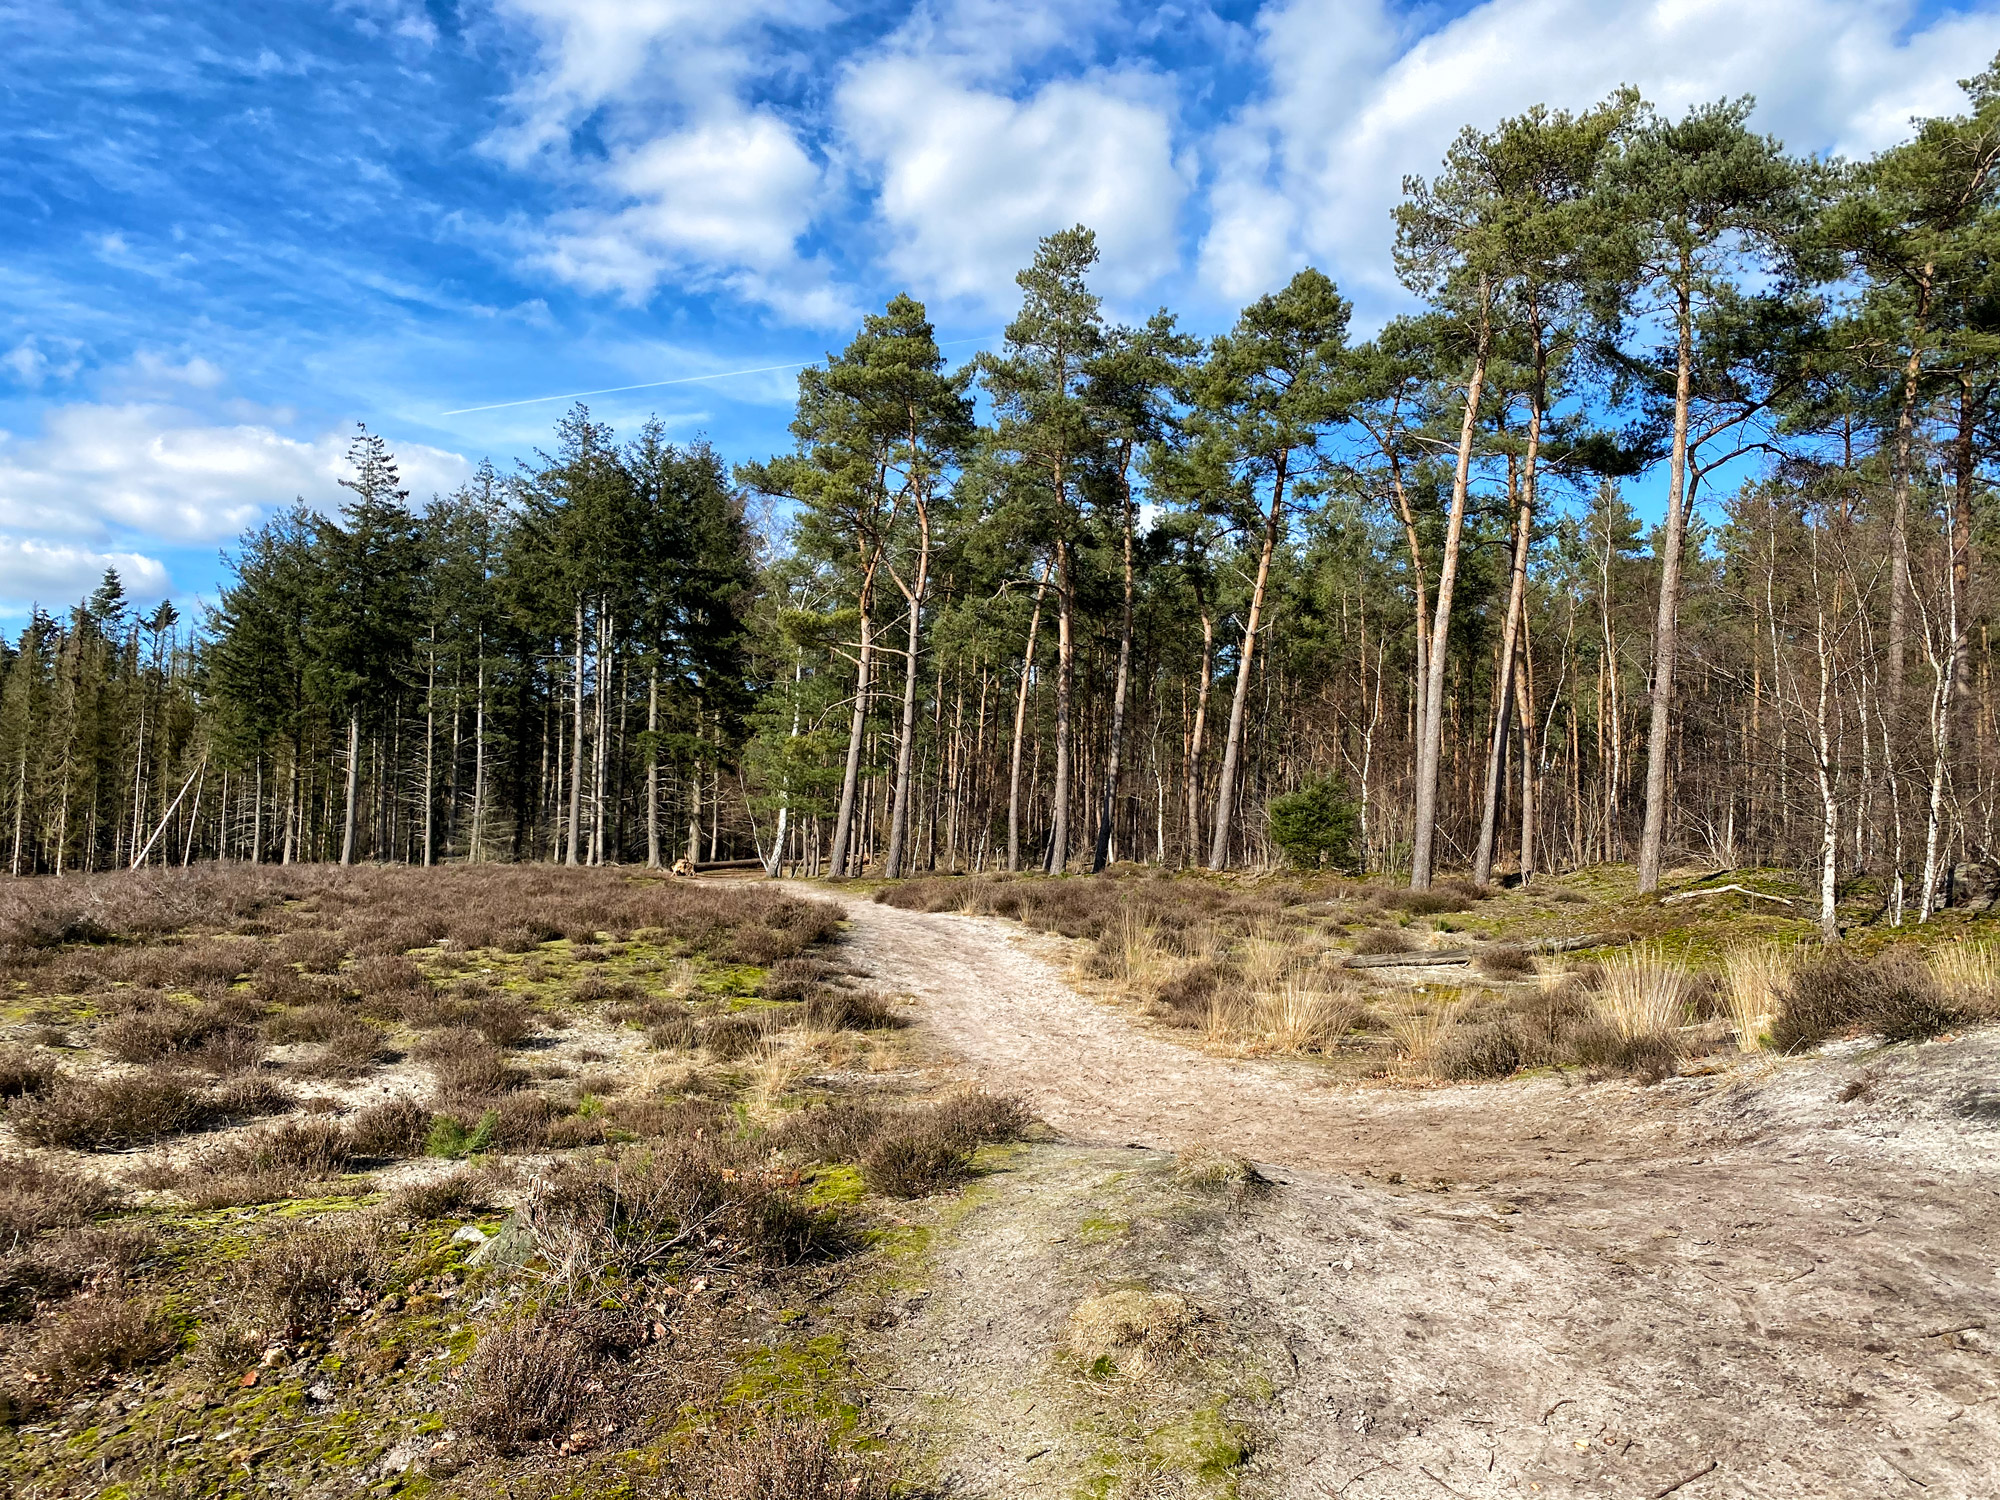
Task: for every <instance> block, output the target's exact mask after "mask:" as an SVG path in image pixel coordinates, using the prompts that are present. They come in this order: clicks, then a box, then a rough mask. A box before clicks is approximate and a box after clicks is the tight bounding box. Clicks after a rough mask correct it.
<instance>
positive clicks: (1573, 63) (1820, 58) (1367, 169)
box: [1201, 0, 2000, 313]
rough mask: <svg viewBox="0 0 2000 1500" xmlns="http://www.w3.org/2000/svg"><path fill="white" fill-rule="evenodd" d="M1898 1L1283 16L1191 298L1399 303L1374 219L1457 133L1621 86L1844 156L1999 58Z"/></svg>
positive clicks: (1307, 4) (1221, 156)
mask: <svg viewBox="0 0 2000 1500" xmlns="http://www.w3.org/2000/svg"><path fill="white" fill-rule="evenodd" d="M1914 21H1915V7H1914V5H1913V4H1912V3H1910V0H1760V3H1758V4H1756V5H1743V4H1740V3H1738V0H1637V3H1629V0H1628V3H1623V4H1607V3H1604V0H1487V3H1486V4H1483V5H1479V6H1477V7H1476V8H1474V9H1472V10H1470V11H1468V12H1466V13H1465V14H1463V15H1461V16H1458V17H1457V18H1455V19H1454V20H1452V21H1450V22H1449V23H1448V24H1446V25H1444V26H1442V27H1440V28H1438V29H1437V30H1435V31H1432V32H1430V33H1428V34H1426V35H1422V36H1418V37H1412V36H1410V35H1407V34H1405V32H1404V31H1403V29H1402V27H1403V22H1402V21H1400V20H1399V19H1398V17H1397V15H1396V13H1394V12H1393V11H1391V10H1390V9H1388V8H1387V7H1386V6H1385V5H1383V4H1382V3H1381V0H1288V3H1286V0H1281V3H1278V4H1275V5H1273V6H1271V7H1270V8H1269V9H1267V10H1266V11H1264V12H1263V13H1262V14H1261V15H1260V16H1259V18H1258V22H1257V25H1258V27H1259V30H1260V32H1261V34H1262V48H1261V50H1262V53H1263V56H1264V59H1265V64H1266V67H1267V69H1268V72H1269V77H1270V86H1269V89H1268V91H1267V93H1266V94H1265V95H1264V96H1263V97H1262V98H1260V99H1258V100H1256V101H1255V102H1254V103H1252V104H1251V105H1250V106H1248V107H1247V108H1246V109H1244V110H1243V111H1242V112H1241V113H1240V114H1239V115H1238V117H1237V118H1236V119H1235V120H1234V121H1232V122H1231V124H1230V125H1229V126H1228V127H1227V128H1226V129H1225V130H1224V131H1222V132H1221V133H1220V134H1219V136H1218V139H1217V142H1216V149H1215V161H1216V171H1215V176H1214V182H1213V186H1212V188H1211V190H1210V193H1209V204H1208V207H1209V213H1210V225H1209V228H1208V231H1207V234H1206V236H1205V238H1204V241H1203V244H1202V258H1201V270H1202V275H1203V279H1204V281H1205V282H1206V283H1207V284H1208V285H1210V286H1212V287H1214V288H1215V289H1216V290H1217V291H1219V292H1221V293H1223V294H1225V295H1227V296H1230V297H1232V298H1234V299H1238V300H1241V299H1243V298H1246V297H1248V296H1251V295H1254V294H1256V293H1258V292H1261V291H1265V290H1268V289H1269V288H1270V287H1272V286H1274V285H1276V284H1278V283H1280V282H1281V281H1282V280H1283V279H1284V277H1285V276H1286V275H1288V274H1289V272H1290V271H1291V270H1293V269H1295V268H1296V267H1297V266H1298V265H1300V264H1302V263H1304V262H1305V261H1307V260H1309V259H1311V260H1317V261H1318V262H1320V263H1321V264H1322V265H1323V266H1324V267H1325V268H1326V269H1327V270H1329V271H1331V272H1333V273H1334V274H1336V275H1337V276H1338V277H1339V278H1340V279H1341V281H1342V283H1343V285H1344V287H1345V288H1346V289H1347V290H1349V291H1350V292H1359V293H1361V294H1362V296H1363V297H1364V299H1365V300H1366V301H1367V302H1370V303H1372V304H1373V310H1374V311H1375V312H1377V313H1380V312H1382V311H1386V310H1387V308H1388V307H1389V306H1391V305H1393V304H1394V303H1395V302H1396V301H1398V300H1399V299H1400V293H1399V292H1398V291H1397V289H1396V287H1395V283H1394V277H1393V274H1392V272H1391V269H1390V264H1389V245H1390V239H1391V230H1390V222H1389V210H1390V208H1391V207H1392V206H1393V205H1394V203H1395V201H1396V199H1397V196H1398V194H1399V192H1400V188H1401V182H1402V178H1403V177H1404V175H1405V174H1407V173H1412V172H1416V173H1425V174H1428V173H1431V172H1435V171H1436V170H1437V167H1438V163H1439V161H1440V159H1441V158H1442V156H1443V153H1444V149H1445V147H1446V146H1447V145H1448V144H1449V142H1450V140H1451V138H1452V136H1453V135H1455V134H1456V133H1457V131H1458V130H1459V128H1460V127H1461V126H1463V125H1465V124H1466V123H1468V122H1473V123H1478V124H1483V125H1490V124H1493V123H1497V122H1498V121H1499V120H1501V119H1503V118H1505V117H1507V116H1509V115H1512V114H1517V113H1519V112H1520V111H1521V110H1523V109H1525V108H1527V107H1528V106H1529V105H1532V104H1535V103H1538V102H1543V103H1548V104H1551V105H1554V106H1558V107H1564V108H1572V109H1574V108H1579V107H1583V106H1586V105H1588V104H1591V103H1593V102H1595V101H1596V100H1598V99H1600V98H1602V97H1604V96H1605V95H1606V94H1608V93H1610V91H1611V90H1612V89H1613V88H1615V87H1617V86H1618V85H1619V84H1622V83H1630V84H1634V85H1636V86H1637V87H1638V88H1639V89H1640V90H1641V92H1643V93H1644V94H1645V95H1646V96H1647V98H1649V99H1651V100H1652V101H1653V102H1654V103H1655V104H1657V105H1658V106H1659V107H1660V108H1661V109H1662V110H1665V111H1667V112H1669V113H1675V114H1677V113H1679V112H1680V111H1682V110H1683V109H1685V108H1687V107H1688V106H1689V105H1691V104H1695V103H1699V102H1702V101H1706V100H1712V99H1717V98H1722V97H1726V96H1734V95H1737V94H1743V93H1751V94H1755V95H1756V96H1757V99H1758V109H1757V113H1756V116H1755V119H1754V123H1755V124H1756V126H1757V127H1758V128H1760V129H1763V130H1767V131H1770V132H1772V133H1773V134H1775V135H1778V136H1779V137H1781V138H1782V139H1784V140H1785V141H1786V143H1787V144H1788V145H1789V146H1791V147H1792V148H1793V149H1794V150H1800V151H1810V150H1819V151H1825V150H1828V149H1831V150H1835V151H1839V152H1842V153H1861V152H1867V151H1872V150H1875V149H1878V148H1879V147H1881V146H1883V145H1886V144H1888V143H1890V142H1892V141H1894V140H1895V139H1897V138H1898V137H1899V136H1901V135H1903V134H1905V133H1906V131H1907V129H1908V121H1909V117H1910V116H1911V115H1913V114H1934V113H1942V112H1946V111H1950V110H1954V109H1956V108H1958V107H1959V105H1960V102H1961V96H1960V95H1959V93H1958V91H1957V89H1956V87H1955V84H1954V80H1955V79H1957V78H1960V77H1963V76H1965V75H1966V74H1968V73H1971V72H1975V71H1977V70H1978V69H1979V68H1981V67H1984V66H1985V64H1986V61H1987V60H1988V59H1990V58H1991V57H1992V56H1993V55H1994V52H1995V50H1996V49H2000V16H1996V15H1993V14H1990V13H1989V14H1984V15H1975V14H1968V15H1947V16H1945V17H1943V18H1941V19H1939V20H1936V21H1934V22H1932V23H1931V24H1929V25H1928V26H1921V27H1916V26H1914Z"/></svg>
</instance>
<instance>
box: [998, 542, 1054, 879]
mask: <svg viewBox="0 0 2000 1500" xmlns="http://www.w3.org/2000/svg"><path fill="white" fill-rule="evenodd" d="M1055 569H1056V560H1055V556H1054V555H1053V554H1051V555H1050V557H1049V561H1048V565H1047V566H1046V567H1044V568H1043V569H1042V581H1041V582H1040V583H1038V584H1036V585H1035V608H1034V611H1033V613H1031V614H1030V615H1029V616H1028V645H1027V649H1026V650H1025V651H1023V652H1022V653H1021V691H1020V695H1019V696H1018V697H1017V698H1016V699H1015V701H1014V743H1013V747H1012V749H1011V750H1010V751H1009V752H1008V772H1007V873H1008V874H1010V875H1011V874H1013V873H1014V872H1015V871H1017V870H1019V869H1020V868H1021V742H1022V740H1023V739H1024V738H1025V737H1026V732H1027V727H1028V689H1029V687H1030V686H1031V685H1032V683H1033V681H1034V676H1035V636H1036V634H1037V633H1038V632H1039V631H1040V630H1041V628H1042V597H1043V595H1045V594H1047V593H1048V591H1049V579H1050V578H1051V577H1052V576H1053V575H1054V573H1055Z"/></svg>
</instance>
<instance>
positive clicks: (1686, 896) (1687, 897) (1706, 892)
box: [1660, 885, 1792, 906]
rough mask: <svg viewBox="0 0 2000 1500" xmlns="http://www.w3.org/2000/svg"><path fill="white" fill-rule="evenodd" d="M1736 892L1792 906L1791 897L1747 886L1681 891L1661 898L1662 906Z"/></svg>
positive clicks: (1740, 894)
mask: <svg viewBox="0 0 2000 1500" xmlns="http://www.w3.org/2000/svg"><path fill="white" fill-rule="evenodd" d="M1731 891H1734V892H1735V893H1736V894H1737V895H1739V896H1755V897H1756V898H1757V899H1758V900H1759V901H1775V902H1776V903H1777V904H1778V905H1780V906H1790V905H1791V904H1792V898H1791V897H1790V896H1767V895H1765V894H1764V893H1763V892H1762V891H1753V890H1751V889H1750V887H1749V886H1747V885H1711V886H1707V887H1705V888H1703V889H1702V890H1698V891H1679V892H1677V893H1675V894H1674V895H1671V896H1662V897H1660V905H1662V906H1672V905H1673V904H1674V903H1675V902H1676V901H1693V900H1694V899H1695V898H1696V897H1698V896H1725V895H1728V894H1729V893H1730V892H1731Z"/></svg>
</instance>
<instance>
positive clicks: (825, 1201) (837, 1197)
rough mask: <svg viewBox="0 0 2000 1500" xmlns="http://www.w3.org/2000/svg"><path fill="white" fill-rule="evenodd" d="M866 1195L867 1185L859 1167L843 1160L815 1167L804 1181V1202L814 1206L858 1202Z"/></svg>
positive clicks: (824, 1206) (826, 1206)
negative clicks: (831, 1164)
mask: <svg viewBox="0 0 2000 1500" xmlns="http://www.w3.org/2000/svg"><path fill="white" fill-rule="evenodd" d="M867 1196H868V1187H867V1184H866V1183H864V1182H863V1181H862V1180H861V1169H860V1168H859V1167H851V1166H848V1165H847V1164H846V1163H844V1162H842V1163H836V1164H834V1165H833V1166H827V1167H819V1168H816V1169H815V1170H814V1171H813V1174H812V1176H811V1177H810V1178H809V1179H808V1181H807V1183H806V1202H808V1203H810V1204H812V1205H813V1206H814V1207H815V1208H832V1207H834V1206H836V1205H840V1204H852V1203H859V1202H861V1200H862V1199H863V1198H865V1197H867Z"/></svg>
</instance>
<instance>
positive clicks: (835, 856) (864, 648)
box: [827, 579, 874, 880]
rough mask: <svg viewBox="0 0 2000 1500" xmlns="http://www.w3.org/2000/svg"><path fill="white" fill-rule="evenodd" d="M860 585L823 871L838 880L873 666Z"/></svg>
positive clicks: (850, 833) (850, 831)
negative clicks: (849, 697) (835, 805)
mask: <svg viewBox="0 0 2000 1500" xmlns="http://www.w3.org/2000/svg"><path fill="white" fill-rule="evenodd" d="M870 581H872V580H868V579H864V580H863V582H862V585H861V649H860V652H859V653H858V654H857V655H856V657H855V676H854V713H853V715H852V717H851V718H850V719H849V721H848V726H847V767H846V769H845V771H843V772H842V774H841V778H840V811H839V812H838V813H837V814H836V815H835V818H834V824H833V852H832V857H831V858H830V859H829V860H828V861H827V868H828V870H829V871H830V872H831V873H832V875H833V877H834V879H836V880H838V879H840V878H841V877H842V876H844V875H846V874H847V873H848V868H847V865H848V858H847V856H848V849H849V846H850V845H851V844H852V842H853V837H854V797H855V792H856V790H857V789H858V788H859V786H860V783H861V743H862V741H863V739H864V738H865V737H866V735H867V731H868V690H869V687H870V682H869V670H870V668H871V667H872V666H873V665H874V635H873V623H872V622H871V621H870V620H869V618H868V603H869V600H868V585H869V582H870Z"/></svg>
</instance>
